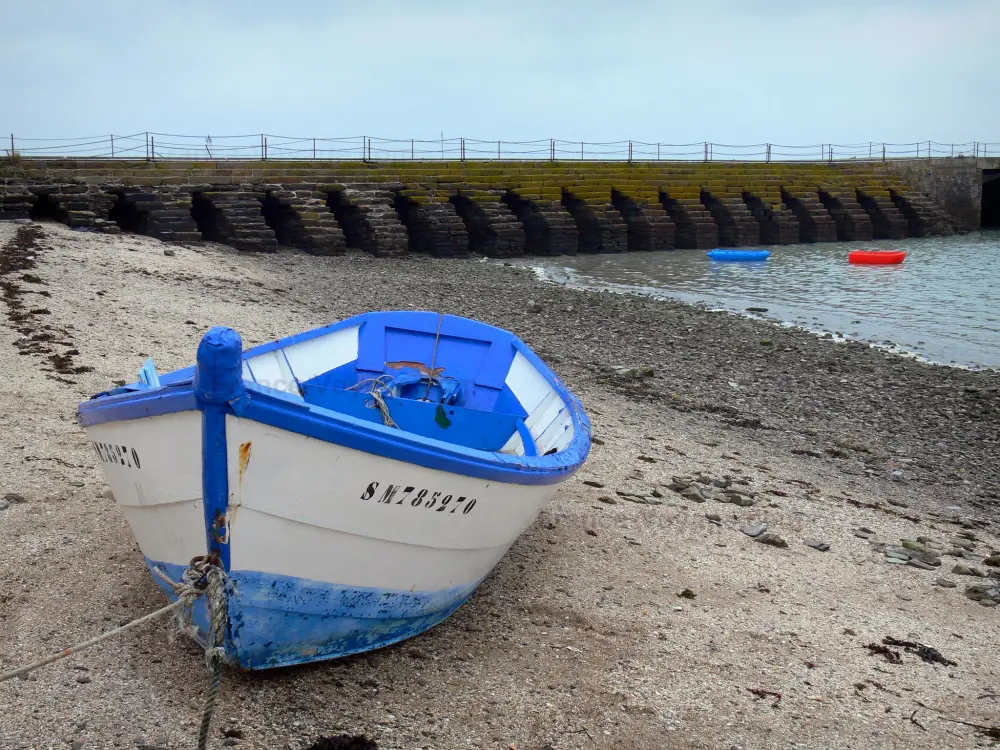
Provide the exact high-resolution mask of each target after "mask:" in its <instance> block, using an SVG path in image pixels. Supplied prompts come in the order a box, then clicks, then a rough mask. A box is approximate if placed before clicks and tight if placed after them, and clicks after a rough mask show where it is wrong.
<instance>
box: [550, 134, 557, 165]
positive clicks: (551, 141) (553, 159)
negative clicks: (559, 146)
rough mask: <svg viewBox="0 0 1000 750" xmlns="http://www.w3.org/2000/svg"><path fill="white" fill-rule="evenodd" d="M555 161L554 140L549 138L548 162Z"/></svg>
mask: <svg viewBox="0 0 1000 750" xmlns="http://www.w3.org/2000/svg"><path fill="white" fill-rule="evenodd" d="M555 160H556V139H555V138H549V161H555Z"/></svg>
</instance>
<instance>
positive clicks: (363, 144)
mask: <svg viewBox="0 0 1000 750" xmlns="http://www.w3.org/2000/svg"><path fill="white" fill-rule="evenodd" d="M367 154H368V136H366V135H363V136H361V161H368V160H367V159H366V158H365V157H366V156H367Z"/></svg>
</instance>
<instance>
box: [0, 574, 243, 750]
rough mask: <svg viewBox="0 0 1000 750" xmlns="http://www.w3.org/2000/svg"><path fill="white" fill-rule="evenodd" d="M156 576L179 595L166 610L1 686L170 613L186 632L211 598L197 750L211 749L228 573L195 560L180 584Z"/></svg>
mask: <svg viewBox="0 0 1000 750" xmlns="http://www.w3.org/2000/svg"><path fill="white" fill-rule="evenodd" d="M153 572H154V573H156V575H157V576H158V577H159V578H161V579H162V580H164V581H165V582H166V583H167V584H168V585H170V587H171V588H173V590H174V593H175V594H176V595H177V601H175V602H173V603H172V604H168V605H167V606H165V607H160V609H158V610H156V611H155V612H150V613H149V614H147V615H143V616H142V617H139V618H137V619H135V620H132V621H131V622H127V623H125V624H124V625H122V626H120V627H117V628H115V629H114V630H109V631H108V632H106V633H101V635H99V636H96V637H94V638H91V639H89V640H86V641H83V642H82V643H78V644H76V645H75V646H70V647H69V648H65V649H63V650H62V651H57V652H56V653H54V654H50V655H49V656H46V657H45V658H44V659H39V660H38V661H34V662H31V663H30V664H25V665H24V666H21V667H17V668H16V669H12V670H10V671H9V672H4V673H3V674H0V682H6V681H7V680H11V679H13V678H15V677H20V678H21V679H24V678H26V677H27V675H28V673H29V672H33V671H34V670H36V669H38V668H39V667H43V666H45V665H46V664H51V663H52V662H55V661H59V660H60V659H65V658H66V657H67V656H72V655H73V654H76V653H79V652H81V651H83V650H85V649H88V648H90V647H91V646H96V645H97V644H98V643H101V642H102V641H106V640H107V639H109V638H111V637H113V636H116V635H119V634H120V633H124V632H125V631H127V630H131V629H132V628H134V627H137V626H139V625H142V624H143V623H144V622H149V621H150V620H155V619H156V618H158V617H162V616H163V615H166V614H169V613H171V612H175V613H176V617H177V626H178V629H179V630H181V631H186V630H188V629H189V628H190V627H191V612H192V610H193V608H194V601H195V599H197V598H198V597H199V596H202V595H206V596H208V602H209V607H210V610H211V632H210V633H209V637H208V642H209V648H208V649H207V650H206V651H205V660H206V663H207V665H208V668H209V670H210V671H211V673H212V681H211V683H210V685H209V688H208V694H207V695H206V697H205V708H204V711H202V715H201V727H200V729H199V731H198V750H206V748H207V747H208V730H209V727H210V725H211V722H212V714H213V713H214V711H215V703H216V699H217V698H218V695H219V685H220V683H221V681H222V665H223V663H224V662H225V658H226V651H225V648H224V644H225V638H226V627H227V624H228V610H229V604H228V599H227V594H226V584H227V583H228V584H230V585H232V582H231V581H229V577H228V576H227V575H226V573H225V571H224V570H223V569H222V568H220V567H219V566H217V565H215V564H214V563H213V562H212V558H210V557H209V556H201V557H196V558H195V559H194V560H192V561H191V564H190V565H189V566H188V567H187V568H185V569H184V573H183V574H182V575H181V581H180V583H175V582H174V581H171V580H170V579H169V578H167V576H166V574H165V573H164V572H163V571H161V570H160V569H159V568H155V567H154V568H153Z"/></svg>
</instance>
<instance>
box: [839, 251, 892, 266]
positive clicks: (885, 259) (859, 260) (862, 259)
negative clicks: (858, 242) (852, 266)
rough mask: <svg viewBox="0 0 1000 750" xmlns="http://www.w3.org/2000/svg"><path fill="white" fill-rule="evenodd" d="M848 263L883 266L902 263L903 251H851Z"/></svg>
mask: <svg viewBox="0 0 1000 750" xmlns="http://www.w3.org/2000/svg"><path fill="white" fill-rule="evenodd" d="M847 259H848V262H850V263H856V264H862V265H869V266H885V265H895V264H897V263H902V262H903V261H904V260H905V259H906V251H905V250H852V251H851V252H850V253H848V256H847Z"/></svg>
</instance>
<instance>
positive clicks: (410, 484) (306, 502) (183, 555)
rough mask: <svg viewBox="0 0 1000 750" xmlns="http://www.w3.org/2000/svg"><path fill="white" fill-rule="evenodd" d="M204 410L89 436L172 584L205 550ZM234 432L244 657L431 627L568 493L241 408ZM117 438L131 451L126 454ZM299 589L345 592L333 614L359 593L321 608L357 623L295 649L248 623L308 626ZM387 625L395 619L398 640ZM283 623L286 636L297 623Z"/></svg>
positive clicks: (288, 655) (376, 639)
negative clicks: (408, 458) (420, 458)
mask: <svg viewBox="0 0 1000 750" xmlns="http://www.w3.org/2000/svg"><path fill="white" fill-rule="evenodd" d="M201 419H202V415H201V413H200V412H181V413H179V414H171V415H165V416H157V417H149V418H146V419H138V420H130V421H124V422H115V423H106V424H102V425H95V426H93V427H91V428H89V430H88V431H89V435H90V438H91V439H92V440H94V441H95V442H96V443H98V444H99V445H100V446H101V447H100V448H99V449H98V453H99V455H102V457H103V458H104V460H103V461H102V465H103V467H104V470H105V475H106V477H107V479H108V483H109V484H110V486H111V489H112V491H113V493H114V496H115V500H116V502H117V503H118V505H119V506H120V507H121V508H122V510H123V512H124V514H125V516H126V518H127V519H128V522H129V524H130V526H131V528H132V531H133V533H134V535H135V538H136V541H137V542H138V544H139V547H140V549H141V550H142V552H143V554H144V556H145V557H146V559H147V561H148V562H149V563H150V564H151V565H158V566H159V567H160V569H161V570H163V571H164V572H166V573H167V574H168V575H170V576H171V577H173V578H175V579H177V578H178V577H179V572H180V570H182V569H183V568H184V567H185V566H186V565H187V564H188V563H189V562H190V560H191V559H192V558H193V557H195V556H198V555H203V554H205V553H206V552H207V540H206V534H205V518H204V505H203V502H202V498H201V469H202V461H201ZM226 433H227V446H228V458H227V464H228V472H229V488H230V491H229V505H228V508H227V512H226V518H227V522H228V523H227V527H228V542H229V550H230V571H229V575H230V577H231V578H232V579H233V580H234V581H235V582H236V584H237V593H236V594H235V595H234V596H233V601H232V602H231V611H230V616H231V619H232V620H234V621H240V620H243V621H244V622H243V623H242V624H243V625H244V627H243V628H234V638H233V650H234V652H235V655H236V657H237V659H238V660H239V661H240V662H241V663H243V664H244V665H245V666H249V667H259V666H277V665H280V664H286V663H297V662H301V661H306V660H309V659H310V658H329V656H340V655H344V654H346V653H351V652H353V651H359V650H365V649H367V648H372V647H377V646H381V645H385V643H386V642H392V641H393V640H400V639H402V638H406V637H410V636H412V635H415V634H417V633H418V632H421V631H422V630H425V629H426V628H427V627H429V626H431V625H433V624H436V622H437V621H440V620H441V619H444V618H445V617H447V616H448V615H450V614H451V612H453V611H454V609H456V608H457V607H458V606H460V605H461V603H462V602H463V601H464V600H465V598H467V597H468V596H469V595H470V594H471V593H472V591H474V590H475V588H476V586H478V584H479V583H480V582H481V581H482V580H483V578H485V577H486V576H487V575H488V574H489V572H490V571H491V570H492V569H493V568H494V567H495V565H496V564H497V562H498V561H499V560H500V559H501V558H502V557H503V556H504V554H505V553H506V552H507V550H508V549H509V548H510V546H511V545H512V544H513V543H514V541H515V540H516V539H517V538H518V537H519V536H520V535H521V533H523V532H524V530H525V529H526V528H527V527H528V526H530V525H531V523H532V522H533V521H534V520H535V518H536V517H537V515H538V513H539V511H540V510H541V508H542V507H543V506H544V504H545V503H546V502H547V501H548V500H549V499H550V498H551V497H552V495H553V494H554V493H555V492H556V490H557V489H558V485H555V484H546V485H517V484H508V483H504V482H497V481H490V480H485V479H477V478H473V477H467V476H461V475H457V474H453V473H450V472H446V471H440V470H436V469H431V468H427V467H423V466H417V465H414V464H410V463H405V462H402V461H396V460H392V459H389V458H385V457H381V456H375V455H372V454H368V453H364V452H362V451H358V450H354V449H351V448H347V447H344V446H340V445H336V444H333V443H328V442H324V441H321V440H317V439H314V438H310V437H305V436H302V435H298V434H295V433H292V432H288V431H286V430H282V429H279V428H275V427H270V426H267V425H263V424H260V423H257V422H253V421H250V420H245V419H240V418H238V417H235V416H231V415H230V416H228V417H227V419H226ZM108 446H119V448H121V447H124V448H125V451H124V454H126V460H124V461H122V460H119V459H118V456H119V455H120V454H122V453H123V451H121V450H119V449H117V448H113V449H110V450H109V448H108ZM133 449H134V450H135V454H134V455H136V456H137V457H138V458H139V463H140V465H139V466H135V461H134V460H132V458H131V456H132V453H131V451H132V450H133ZM109 458H112V459H116V460H108V459H109ZM275 580H278V581H282V582H285V583H286V584H287V589H286V590H282V591H279V592H278V593H272V592H270V591H269V589H268V586H267V584H266V582H267V581H275ZM158 582H159V581H158ZM302 591H308V596H309V597H310V598H312V599H313V600H322V599H323V598H324V597H325V598H326V599H333V600H336V601H337V602H340V604H337V603H336V602H331V604H330V605H329V606H330V607H331V608H332V609H337V608H338V607H340V608H343V607H344V606H345V603H344V600H345V598H346V599H350V600H351V605H350V607H348V611H346V612H345V611H330V612H325V613H313V615H312V617H316V616H318V617H319V618H320V619H321V620H323V619H324V618H326V619H329V618H330V617H341V618H342V617H344V616H345V615H351V614H352V611H354V612H360V613H361V615H362V616H361V617H359V618H355V619H358V620H359V621H360V622H358V623H357V624H356V626H351V627H349V628H348V632H346V633H345V632H343V629H338V628H334V632H333V634H332V637H331V634H330V633H329V632H327V631H326V630H324V628H323V626H322V623H309V624H308V626H307V627H305V628H304V629H305V630H306V631H308V632H306V633H303V632H302V628H300V629H299V630H297V631H294V636H293V637H290V638H289V640H288V641H287V642H286V643H280V642H279V643H275V641H280V640H281V637H280V633H279V634H277V635H276V634H274V633H271V634H270V635H267V633H266V631H264V630H262V629H260V628H255V627H253V623H250V622H246V621H248V620H249V619H251V618H248V617H247V616H246V613H248V612H251V613H259V612H260V611H263V610H269V611H270V616H271V617H274V613H275V612H280V613H282V616H283V617H285V618H287V617H289V616H291V617H294V618H295V619H296V622H299V623H300V624H301V621H302V619H303V618H306V619H309V616H308V615H304V614H302V613H301V612H299V611H298V610H299V609H300V606H299V605H300V604H301V601H299V602H297V601H296V600H297V599H301V598H302V597H301V593H300V592H302ZM407 595H408V596H407ZM386 601H391V602H392V603H391V604H388V605H386V604H385V602H386ZM373 607H374V610H375V611H372V608H373ZM307 609H308V607H307ZM241 613H243V615H242V617H241ZM372 614H377V615H379V617H374V618H373V617H372V616H371V615H372ZM201 619H202V617H199V618H196V621H197V620H201ZM252 619H257V620H259V619H260V616H259V614H254V616H253V618H252ZM378 619H386V620H387V621H389V622H390V624H392V625H394V627H389V628H388V630H389V631H390V632H389V633H388V638H383V637H382V636H383V635H385V633H383V632H382V631H380V629H379V627H378V624H377V623H376V622H374V620H378ZM400 621H405V622H403V624H399V623H400ZM428 623H429V624H428ZM270 629H271V627H270V626H269V627H268V630H270ZM281 629H282V630H283V631H285V632H291V631H290V630H289V628H288V625H287V623H286V624H285V625H283V626H282V628H281ZM243 631H245V632H246V634H247V635H246V637H245V638H243V637H241V636H242V632H243ZM251 633H252V635H251ZM200 635H201V637H202V638H203V637H204V633H201V634H200ZM397 635H398V636H399V637H396V636H397ZM262 639H266V641H267V642H268V646H267V648H266V649H265V648H263V646H262ZM324 647H325V649H324ZM324 650H325V651H326V653H324ZM327 654H329V655H327Z"/></svg>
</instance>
